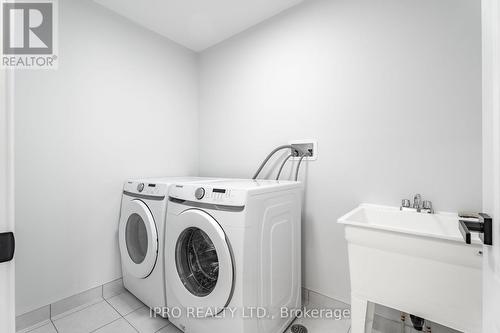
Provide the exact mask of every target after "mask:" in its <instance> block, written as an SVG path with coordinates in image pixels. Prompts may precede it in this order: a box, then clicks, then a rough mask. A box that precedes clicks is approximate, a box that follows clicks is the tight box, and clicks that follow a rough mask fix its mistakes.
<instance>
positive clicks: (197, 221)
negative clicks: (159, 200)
mask: <svg viewBox="0 0 500 333" xmlns="http://www.w3.org/2000/svg"><path fill="white" fill-rule="evenodd" d="M176 218H177V219H179V220H176V223H178V225H179V226H182V227H183V228H181V229H182V231H180V233H179V234H178V236H177V242H176V245H175V264H176V268H177V276H178V279H179V280H180V283H181V284H182V285H183V286H184V288H180V289H181V290H180V291H179V292H178V295H177V296H178V297H179V300H180V301H181V302H182V305H183V306H186V307H197V308H211V310H210V312H208V311H207V316H209V315H215V314H217V313H218V312H220V311H222V309H223V308H224V307H225V306H226V305H227V304H228V303H229V301H230V298H231V293H232V290H233V261H232V256H231V252H230V249H229V245H228V243H227V240H226V235H225V233H224V231H223V230H222V228H221V227H220V225H219V224H218V223H217V221H215V219H214V218H213V217H211V216H210V215H208V214H207V213H205V212H203V211H201V210H198V209H190V210H187V211H184V212H182V213H181V214H180V215H178V216H177V217H176ZM214 309H215V310H214Z"/></svg>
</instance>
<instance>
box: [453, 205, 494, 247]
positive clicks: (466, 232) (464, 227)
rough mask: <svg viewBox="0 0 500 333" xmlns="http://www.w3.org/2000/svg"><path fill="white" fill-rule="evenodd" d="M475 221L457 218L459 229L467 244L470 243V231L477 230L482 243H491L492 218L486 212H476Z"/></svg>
mask: <svg viewBox="0 0 500 333" xmlns="http://www.w3.org/2000/svg"><path fill="white" fill-rule="evenodd" d="M477 215H478V218H477V221H466V220H459V221H458V222H459V225H458V227H459V229H460V232H461V233H462V237H463V238H464V240H465V242H466V243H467V244H470V243H471V234H470V233H471V232H478V233H479V238H480V239H481V241H482V242H483V244H484V245H493V220H492V218H491V217H490V216H489V215H488V214H484V213H479V214H477Z"/></svg>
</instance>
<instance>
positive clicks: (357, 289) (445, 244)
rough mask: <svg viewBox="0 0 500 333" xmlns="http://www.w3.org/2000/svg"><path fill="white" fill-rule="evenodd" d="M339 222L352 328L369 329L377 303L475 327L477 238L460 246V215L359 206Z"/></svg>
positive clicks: (474, 332) (469, 330)
mask: <svg viewBox="0 0 500 333" xmlns="http://www.w3.org/2000/svg"><path fill="white" fill-rule="evenodd" d="M338 222H339V223H341V224H344V225H345V237H346V240H347V243H348V252H349V268H350V276H351V320H352V328H351V333H366V332H371V325H372V323H373V310H374V304H375V303H378V304H382V305H385V306H388V307H391V308H395V309H398V310H401V311H404V312H406V313H410V314H414V315H417V316H419V317H422V318H425V319H428V320H431V321H433V322H437V323H440V324H442V325H445V326H448V327H451V328H453V329H456V330H458V331H462V332H466V333H480V332H481V303H482V301H481V295H482V252H481V250H482V244H481V242H480V240H479V238H478V237H477V236H475V237H472V244H470V245H467V244H465V242H464V240H463V237H462V235H461V233H460V230H459V223H458V216H457V214H454V213H444V212H437V213H436V214H424V213H417V212H411V211H400V209H399V208H398V207H388V206H379V205H371V204H362V205H360V206H359V207H357V208H356V209H354V210H352V211H351V212H349V213H347V214H346V215H344V216H342V217H341V218H340V219H339V220H338Z"/></svg>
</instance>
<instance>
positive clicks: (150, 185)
mask: <svg viewBox="0 0 500 333" xmlns="http://www.w3.org/2000/svg"><path fill="white" fill-rule="evenodd" d="M148 187H156V184H148Z"/></svg>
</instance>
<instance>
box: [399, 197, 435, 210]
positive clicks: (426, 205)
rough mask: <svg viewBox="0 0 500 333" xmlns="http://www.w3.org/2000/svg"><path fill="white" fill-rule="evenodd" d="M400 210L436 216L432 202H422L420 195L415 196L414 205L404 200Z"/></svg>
mask: <svg viewBox="0 0 500 333" xmlns="http://www.w3.org/2000/svg"><path fill="white" fill-rule="evenodd" d="M399 210H405V211H412V212H417V213H426V214H434V209H433V208H432V202H431V201H429V200H424V201H422V196H421V195H420V194H415V196H414V197H413V205H411V204H410V200H408V199H403V200H402V201H401V206H400V207H399Z"/></svg>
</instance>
